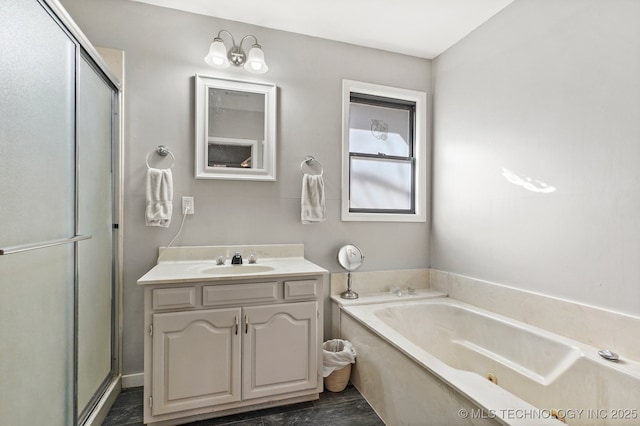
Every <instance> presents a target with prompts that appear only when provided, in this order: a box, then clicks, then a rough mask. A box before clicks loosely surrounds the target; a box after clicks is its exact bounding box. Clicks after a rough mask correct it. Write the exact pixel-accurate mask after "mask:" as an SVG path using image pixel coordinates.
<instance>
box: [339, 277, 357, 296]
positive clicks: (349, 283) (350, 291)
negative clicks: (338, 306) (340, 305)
mask: <svg viewBox="0 0 640 426" xmlns="http://www.w3.org/2000/svg"><path fill="white" fill-rule="evenodd" d="M340 297H342V298H343V299H357V298H358V297H360V296H358V293H356V292H355V291H353V290H351V272H349V273H348V274H347V291H343V292H342V293H340Z"/></svg>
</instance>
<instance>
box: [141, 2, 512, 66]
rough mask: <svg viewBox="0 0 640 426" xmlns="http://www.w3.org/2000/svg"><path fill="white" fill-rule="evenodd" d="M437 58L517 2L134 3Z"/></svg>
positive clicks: (421, 56)
mask: <svg viewBox="0 0 640 426" xmlns="http://www.w3.org/2000/svg"><path fill="white" fill-rule="evenodd" d="M134 1H138V2H141V3H148V4H152V5H156V6H162V7H168V8H171V9H178V10H182V11H186V12H192V13H198V14H201V15H208V16H215V17H218V18H222V19H228V20H232V21H239V22H245V23H249V24H253V25H258V26H262V27H267V28H273V29H277V30H283V31H290V32H294V33H299V34H305V35H309V36H314V37H320V38H325V39H329V40H336V41H341V42H345V43H351V44H356V45H360V46H366V47H372V48H376V49H382V50H388V51H391V52H397V53H403V54H406V55H411V56H417V57H420V58H427V59H433V58H435V57H436V56H438V55H439V54H440V53H442V52H444V51H445V50H446V49H448V48H449V47H451V46H452V45H454V44H455V43H457V42H458V41H459V40H461V39H462V38H463V37H465V36H466V35H467V34H469V33H470V32H471V31H473V30H474V29H476V28H477V27H478V26H480V25H481V24H482V23H483V22H485V21H487V20H488V19H489V18H491V17H492V16H493V15H495V14H496V13H497V12H499V11H500V10H502V9H503V8H504V7H505V6H507V5H508V4H509V3H511V2H512V1H513V0H324V1H322V2H318V1H313V2H312V1H310V0H271V1H266V0H134Z"/></svg>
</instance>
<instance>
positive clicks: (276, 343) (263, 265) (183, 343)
mask: <svg viewBox="0 0 640 426" xmlns="http://www.w3.org/2000/svg"><path fill="white" fill-rule="evenodd" d="M161 252H162V249H161ZM236 253H240V255H241V256H242V257H243V258H244V259H245V260H244V263H243V264H239V265H231V264H230V259H231V258H232V257H233V256H234V255H235V254H236ZM251 255H253V256H251ZM250 256H251V258H252V259H255V258H257V262H256V263H255V264H248V262H247V258H249V257H250ZM219 258H222V259H224V260H225V263H224V264H223V265H218V264H216V259H219ZM222 259H220V260H222ZM327 274H328V271H326V270H325V269H323V268H320V267H319V266H317V265H315V264H313V263H311V262H309V261H308V260H306V259H304V247H303V246H302V245H278V246H230V247H222V246H212V247H176V248H170V249H168V250H167V251H165V253H164V254H162V255H161V260H160V261H159V263H158V264H157V265H156V266H155V267H154V268H153V269H151V270H150V271H149V272H148V273H146V274H145V275H144V276H143V277H141V278H140V279H139V280H138V284H139V285H143V286H144V322H145V342H144V357H145V359H144V376H145V379H144V422H145V423H146V424H158V425H159V424H180V423H186V422H191V421H195V420H200V419H205V418H210V417H217V416H223V415H228V414H233V413H238V412H242V411H249V410H255V409H261V408H266V407H271V406H275V405H284V404H289V403H296V402H302V401H309V400H313V399H317V398H318V396H319V393H320V392H321V391H322V376H321V374H322V337H323V336H322V323H323V321H322V318H323V310H322V305H323V304H322V289H323V284H324V280H325V278H326V277H327Z"/></svg>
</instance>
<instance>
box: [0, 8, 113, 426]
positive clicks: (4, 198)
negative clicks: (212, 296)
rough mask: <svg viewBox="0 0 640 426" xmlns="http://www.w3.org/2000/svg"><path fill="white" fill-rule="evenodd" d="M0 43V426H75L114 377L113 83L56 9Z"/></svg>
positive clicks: (24, 16)
mask: <svg viewBox="0 0 640 426" xmlns="http://www.w3.org/2000/svg"><path fill="white" fill-rule="evenodd" d="M0 33H1V36H0V52H2V56H3V58H2V61H0V76H1V78H0V383H2V386H0V419H2V420H1V423H3V424H7V425H9V424H11V425H39V424H46V425H60V426H68V425H75V424H83V423H85V421H86V420H87V419H88V418H89V416H90V414H91V412H92V410H93V409H94V407H95V406H96V405H97V402H98V401H99V400H100V398H101V397H102V396H103V394H104V392H105V389H106V388H107V387H108V386H109V385H110V384H111V383H112V382H113V381H114V379H115V378H116V377H117V375H118V370H119V366H118V356H117V353H118V351H117V345H118V339H117V338H116V337H117V331H118V328H117V327H116V316H117V315H116V312H117V309H116V308H117V304H116V301H117V286H116V285H115V283H116V278H117V276H118V273H117V271H118V264H117V256H116V248H117V241H118V235H117V232H118V229H117V228H118V226H117V223H118V219H117V216H118V215H117V213H116V210H115V208H114V206H115V205H116V202H115V200H116V194H115V191H114V188H115V182H116V181H117V179H116V176H117V168H116V167H115V165H116V164H117V162H115V161H114V159H115V155H114V151H115V148H116V147H117V141H118V135H119V127H118V126H119V124H118V123H119V120H118V118H117V109H118V104H119V96H120V95H119V88H118V85H119V83H118V82H117V80H116V79H114V78H113V77H111V74H110V72H109V71H108V70H106V69H105V67H104V66H103V65H102V64H101V61H100V59H98V56H97V54H96V52H95V50H94V49H93V47H91V45H90V44H89V43H88V42H87V41H86V39H85V38H84V36H83V35H82V33H81V32H80V31H79V30H78V29H77V27H75V26H74V25H73V23H72V22H71V20H70V19H69V17H68V16H67V15H66V12H64V9H63V8H62V7H61V6H60V5H59V3H58V2H57V1H56V0H46V1H45V0H42V1H37V0H5V1H3V5H2V9H1V10H0Z"/></svg>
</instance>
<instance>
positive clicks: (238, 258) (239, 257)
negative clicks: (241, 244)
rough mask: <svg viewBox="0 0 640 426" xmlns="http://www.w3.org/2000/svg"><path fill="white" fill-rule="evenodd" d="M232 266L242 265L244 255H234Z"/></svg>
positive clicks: (237, 253)
mask: <svg viewBox="0 0 640 426" xmlns="http://www.w3.org/2000/svg"><path fill="white" fill-rule="evenodd" d="M231 264H232V265H242V255H241V254H240V253H239V252H236V254H234V255H233V257H232V258H231Z"/></svg>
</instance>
